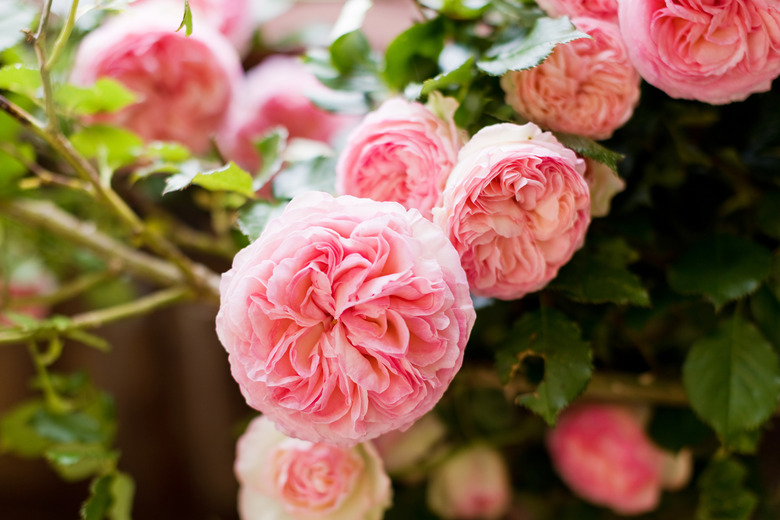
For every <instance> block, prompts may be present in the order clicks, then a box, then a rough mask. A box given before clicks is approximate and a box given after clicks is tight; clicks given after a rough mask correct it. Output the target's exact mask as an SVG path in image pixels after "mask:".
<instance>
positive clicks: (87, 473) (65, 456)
mask: <svg viewBox="0 0 780 520" xmlns="http://www.w3.org/2000/svg"><path fill="white" fill-rule="evenodd" d="M45 456H46V460H48V461H49V464H51V466H52V467H53V468H54V470H55V471H56V472H57V473H58V474H59V475H60V477H62V478H63V479H64V480H67V481H76V480H83V479H85V478H88V477H92V476H95V475H97V474H101V473H104V472H105V471H107V470H110V469H111V468H112V467H113V466H114V465H115V464H116V461H117V459H118V458H119V453H118V452H116V451H110V450H107V449H106V448H105V447H104V446H101V445H99V444H71V445H57V446H55V447H53V448H51V449H49V450H47V451H46V454H45Z"/></svg>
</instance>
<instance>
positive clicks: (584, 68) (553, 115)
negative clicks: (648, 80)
mask: <svg viewBox="0 0 780 520" xmlns="http://www.w3.org/2000/svg"><path fill="white" fill-rule="evenodd" d="M572 22H573V23H574V25H575V26H576V27H577V29H579V30H581V31H583V32H585V33H588V35H589V36H590V38H589V39H588V38H581V39H579V40H574V41H572V42H569V43H566V44H563V45H558V46H557V47H556V48H555V50H554V51H553V53H552V54H551V55H550V56H549V57H548V58H547V59H546V60H545V61H544V62H543V63H541V64H540V65H538V66H537V67H534V68H531V69H526V70H519V71H509V72H507V73H506V74H504V76H502V77H501V87H502V88H503V89H504V92H505V93H506V102H507V103H508V104H509V105H511V106H512V108H514V109H515V111H517V113H518V114H520V115H522V116H523V117H525V118H527V119H529V120H531V121H533V122H534V123H537V124H538V125H540V126H543V127H546V128H549V129H550V130H555V131H559V132H568V133H571V134H578V135H583V136H585V137H590V138H592V139H607V138H609V137H610V136H612V133H613V132H614V131H615V130H616V129H618V128H620V127H621V126H623V124H624V123H625V122H626V121H628V120H629V118H630V117H631V115H632V114H633V113H634V108H635V107H636V105H637V103H638V102H639V84H640V82H641V78H640V77H639V74H638V73H637V71H636V69H634V67H633V65H632V64H631V60H630V59H629V57H628V51H627V50H626V46H625V44H624V43H623V39H622V38H621V36H620V30H619V29H618V27H617V25H615V24H613V23H611V22H606V21H604V20H598V19H596V18H585V17H581V18H575V19H573V20H572Z"/></svg>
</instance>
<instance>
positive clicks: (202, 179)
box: [163, 161, 255, 198]
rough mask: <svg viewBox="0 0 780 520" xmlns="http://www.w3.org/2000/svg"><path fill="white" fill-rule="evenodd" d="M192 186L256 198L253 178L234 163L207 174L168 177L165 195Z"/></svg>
mask: <svg viewBox="0 0 780 520" xmlns="http://www.w3.org/2000/svg"><path fill="white" fill-rule="evenodd" d="M190 184H194V185H196V186H200V187H201V188H205V189H207V190H209V191H229V192H233V193H238V194H240V195H243V196H245V197H247V198H253V197H254V196H255V190H254V188H253V187H252V176H251V175H250V174H249V173H248V172H246V171H244V170H243V169H242V168H241V167H240V166H238V165H237V164H236V163H234V162H233V161H231V162H229V163H228V164H226V165H225V166H223V167H221V168H217V169H216V170H211V171H207V172H198V171H197V170H193V171H186V172H185V171H183V172H181V173H177V174H176V175H172V176H170V177H168V180H167V182H166V186H165V190H164V191H163V195H164V194H166V193H170V192H172V191H179V190H183V189H184V188H186V187H187V186H189V185H190Z"/></svg>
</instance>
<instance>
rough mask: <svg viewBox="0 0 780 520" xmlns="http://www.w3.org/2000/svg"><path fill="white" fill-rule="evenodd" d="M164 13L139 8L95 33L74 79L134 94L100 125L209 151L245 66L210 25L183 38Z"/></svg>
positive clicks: (101, 119)
mask: <svg viewBox="0 0 780 520" xmlns="http://www.w3.org/2000/svg"><path fill="white" fill-rule="evenodd" d="M164 7H165V6H160V7H159V8H158V6H156V5H148V6H146V7H144V8H140V7H139V8H138V9H137V10H133V11H131V12H126V13H124V14H122V15H119V16H117V17H115V18H113V19H111V20H110V21H109V22H108V23H106V24H105V25H103V26H101V27H99V28H98V29H96V30H95V31H93V32H91V33H90V34H88V35H87V36H86V38H84V40H83V41H82V42H81V45H80V46H79V49H78V53H77V55H76V61H75V64H74V66H73V71H72V73H71V81H72V82H73V83H75V84H78V85H90V84H92V83H94V82H95V81H96V80H97V79H98V78H101V77H109V78H113V79H115V80H117V81H119V82H120V83H122V84H123V85H124V86H125V87H127V88H128V89H129V90H131V91H133V92H134V93H135V95H136V98H137V100H136V102H135V103H133V104H132V105H130V106H128V107H125V108H123V109H122V110H120V111H118V112H115V113H111V114H101V115H99V116H97V117H95V118H93V121H99V122H107V123H112V124H116V125H119V126H124V127H126V128H128V129H129V130H132V131H133V132H136V133H137V134H138V135H140V136H141V137H142V138H144V139H145V140H147V141H153V140H166V141H178V142H180V143H182V144H184V145H186V146H187V147H189V148H190V149H191V150H192V151H193V152H195V153H203V152H205V151H207V150H208V148H209V140H210V137H211V135H212V134H214V133H215V132H216V131H217V130H218V129H219V127H220V126H221V125H222V123H223V120H224V118H225V116H226V114H227V110H228V106H229V104H230V100H231V97H232V95H233V91H234V89H235V86H236V84H237V82H238V81H239V79H240V77H241V74H242V72H241V63H240V61H239V58H238V55H237V54H236V51H235V50H234V49H233V47H232V46H231V45H230V43H229V42H228V41H227V40H225V38H224V37H223V36H222V35H221V34H219V33H217V32H215V31H214V30H213V29H211V28H210V27H208V26H207V25H203V26H201V27H198V28H197V29H194V30H193V34H192V36H190V37H187V36H186V35H185V34H184V31H183V30H182V31H179V32H176V27H177V26H178V24H177V23H174V21H175V20H176V16H174V10H172V9H170V6H169V7H168V8H164ZM175 13H178V10H176V11H175ZM178 17H179V20H180V19H181V13H178Z"/></svg>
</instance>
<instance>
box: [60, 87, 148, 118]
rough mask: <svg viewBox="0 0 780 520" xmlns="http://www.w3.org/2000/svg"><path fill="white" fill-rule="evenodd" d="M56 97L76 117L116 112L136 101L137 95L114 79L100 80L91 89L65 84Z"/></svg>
mask: <svg viewBox="0 0 780 520" xmlns="http://www.w3.org/2000/svg"><path fill="white" fill-rule="evenodd" d="M55 97H56V99H57V101H58V102H59V104H60V106H61V107H62V108H63V109H64V110H65V111H67V112H69V113H72V114H74V115H91V114H97V113H104V112H116V111H118V110H121V109H123V108H124V107H126V106H128V105H130V104H132V103H133V102H134V101H135V94H133V93H132V92H131V91H129V90H127V88H125V87H124V86H123V85H122V84H121V83H119V82H118V81H116V80H115V79H112V78H100V79H98V80H97V81H96V82H95V83H94V84H93V85H92V86H89V87H77V86H75V85H71V84H65V85H62V86H61V87H60V88H59V89H58V90H57V92H56V95H55Z"/></svg>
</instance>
